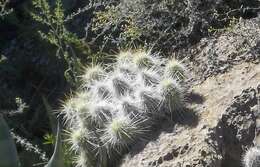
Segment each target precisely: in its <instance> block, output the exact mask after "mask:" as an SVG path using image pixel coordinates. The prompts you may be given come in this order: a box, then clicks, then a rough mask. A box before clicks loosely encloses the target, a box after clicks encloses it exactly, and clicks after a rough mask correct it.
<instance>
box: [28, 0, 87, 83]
mask: <svg viewBox="0 0 260 167" xmlns="http://www.w3.org/2000/svg"><path fill="white" fill-rule="evenodd" d="M33 5H34V7H35V12H34V13H31V14H32V17H33V19H34V20H36V21H37V22H39V23H41V24H42V25H43V26H44V27H45V31H43V30H39V31H38V32H39V34H40V36H41V37H42V39H44V40H46V41H48V42H49V43H50V44H52V45H54V46H56V48H57V52H56V56H57V58H58V59H60V60H61V62H63V63H65V65H66V67H67V70H65V72H64V76H65V77H66V79H67V81H69V82H70V83H72V84H75V83H77V82H78V80H77V77H76V76H77V75H78V74H79V72H80V70H81V67H82V65H81V62H80V59H79V58H78V57H77V55H76V53H75V50H74V48H81V49H83V50H84V51H85V52H87V53H85V54H88V53H89V48H88V46H87V45H86V44H84V42H83V41H81V40H80V39H79V38H78V37H77V36H76V35H75V34H73V33H71V32H70V31H68V30H67V28H66V21H65V15H64V9H63V6H62V2H61V0H57V1H56V4H55V7H54V8H53V7H51V6H50V5H49V3H48V1H47V0H33Z"/></svg>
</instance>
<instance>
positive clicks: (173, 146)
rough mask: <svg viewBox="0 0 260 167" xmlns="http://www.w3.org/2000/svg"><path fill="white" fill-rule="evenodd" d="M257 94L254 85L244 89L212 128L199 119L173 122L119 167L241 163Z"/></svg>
mask: <svg viewBox="0 0 260 167" xmlns="http://www.w3.org/2000/svg"><path fill="white" fill-rule="evenodd" d="M259 88H260V86H259ZM256 97H257V91H256V89H253V88H248V89H245V90H243V91H242V93H241V94H240V95H238V96H236V97H234V100H233V102H232V103H231V104H229V105H228V106H227V108H226V110H225V111H224V112H223V114H222V116H221V118H220V119H219V120H218V123H217V124H216V125H215V126H214V127H213V128H210V127H209V126H208V125H204V124H203V123H202V122H199V123H198V125H197V126H196V127H182V126H179V125H176V126H175V127H174V128H173V129H172V131H167V132H162V133H160V134H159V136H158V137H157V138H156V140H153V141H149V142H148V143H147V144H145V145H144V146H143V147H142V148H141V149H139V151H137V152H130V153H129V154H128V155H127V156H126V157H125V158H124V160H123V162H122V164H121V166H120V167H132V166H135V167H144V166H145V167H147V166H148V167H150V166H156V167H172V166H174V167H230V166H232V167H240V166H241V156H242V155H243V154H244V151H245V150H246V148H248V147H250V146H251V145H252V144H253V140H254V138H255V128H256V117H255V113H254V109H253V108H255V107H256V105H257V98H256Z"/></svg>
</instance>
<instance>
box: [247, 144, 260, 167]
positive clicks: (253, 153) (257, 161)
mask: <svg viewBox="0 0 260 167" xmlns="http://www.w3.org/2000/svg"><path fill="white" fill-rule="evenodd" d="M243 164H244V167H258V166H260V148H259V147H252V148H249V149H248V150H247V152H246V154H245V155H244V157H243Z"/></svg>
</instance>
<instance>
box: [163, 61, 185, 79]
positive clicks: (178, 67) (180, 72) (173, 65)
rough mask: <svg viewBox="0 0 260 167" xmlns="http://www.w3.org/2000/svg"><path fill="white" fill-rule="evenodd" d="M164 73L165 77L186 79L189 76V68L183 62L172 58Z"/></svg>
mask: <svg viewBox="0 0 260 167" xmlns="http://www.w3.org/2000/svg"><path fill="white" fill-rule="evenodd" d="M164 75H165V77H171V78H176V79H178V80H184V79H185V78H186V77H187V69H186V68H185V66H184V65H183V64H182V63H181V62H179V61H178V60H176V59H174V58H172V59H171V60H170V61H169V62H168V63H167V65H166V67H165V71H164Z"/></svg>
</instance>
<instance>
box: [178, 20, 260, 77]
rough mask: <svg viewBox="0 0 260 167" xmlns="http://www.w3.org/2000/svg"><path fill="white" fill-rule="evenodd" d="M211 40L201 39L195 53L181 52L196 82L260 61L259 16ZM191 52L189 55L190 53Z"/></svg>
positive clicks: (242, 22)
mask: <svg viewBox="0 0 260 167" xmlns="http://www.w3.org/2000/svg"><path fill="white" fill-rule="evenodd" d="M222 31H223V33H222V34H220V35H219V36H216V37H212V38H203V39H202V40H201V41H200V43H199V44H198V45H196V46H194V47H195V49H189V50H196V51H195V53H191V51H187V52H184V53H183V55H186V56H187V55H189V57H190V58H191V59H192V62H191V64H192V65H191V66H192V68H193V70H194V71H195V73H196V76H195V77H197V78H199V80H201V79H202V80H203V79H204V80H205V79H206V78H208V77H210V76H215V75H218V74H222V73H225V72H227V71H228V70H230V69H231V68H232V67H233V66H234V65H236V64H239V63H242V62H252V63H259V61H260V50H259V48H260V41H259V39H260V16H258V17H257V18H254V19H251V20H244V19H242V18H240V19H239V21H238V23H237V24H236V25H234V26H231V27H230V28H229V29H226V30H225V29H223V30H222ZM189 52H190V53H189Z"/></svg>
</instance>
